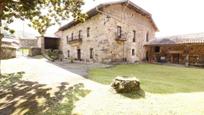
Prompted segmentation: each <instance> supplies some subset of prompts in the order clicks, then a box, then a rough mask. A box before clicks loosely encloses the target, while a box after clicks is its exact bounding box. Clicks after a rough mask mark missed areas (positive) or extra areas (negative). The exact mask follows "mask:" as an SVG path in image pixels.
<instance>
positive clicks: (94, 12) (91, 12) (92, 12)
mask: <svg viewBox="0 0 204 115" xmlns="http://www.w3.org/2000/svg"><path fill="white" fill-rule="evenodd" d="M114 4H128V7H130V8H133V9H134V10H135V11H136V12H138V13H140V14H141V15H143V16H146V17H147V18H149V19H150V22H151V23H152V24H153V27H154V28H155V29H156V31H158V30H159V29H158V27H157V26H156V24H155V22H154V20H153V19H152V15H151V14H150V13H149V12H147V11H146V10H144V9H142V8H141V7H139V6H138V5H136V4H134V3H133V2H131V1H129V0H122V1H117V2H108V3H104V4H100V5H98V6H96V7H95V8H93V9H91V10H89V11H88V12H87V15H88V18H91V17H93V16H95V15H97V14H98V13H99V12H98V11H97V10H98V9H99V10H102V9H103V8H105V7H107V6H110V5H114ZM78 23H80V21H75V20H73V21H71V22H69V23H68V24H66V25H64V26H62V27H61V28H59V30H58V31H64V30H66V29H68V28H70V27H72V26H74V25H76V24H78Z"/></svg>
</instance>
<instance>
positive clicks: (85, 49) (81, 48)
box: [56, 1, 158, 63]
mask: <svg viewBox="0 0 204 115" xmlns="http://www.w3.org/2000/svg"><path fill="white" fill-rule="evenodd" d="M87 14H88V18H87V20H86V21H85V22H84V23H80V22H78V21H71V22H70V23H68V24H66V25H64V26H62V27H61V28H59V30H58V31H57V32H56V35H57V36H58V37H59V38H60V41H59V42H60V43H59V49H60V50H61V51H62V52H63V55H64V57H65V58H72V59H75V60H79V61H84V62H99V63H110V62H122V61H127V62H130V63H134V62H136V61H142V60H146V59H147V52H146V49H145V47H144V45H145V44H146V43H147V42H148V41H150V40H152V39H154V38H155V32H157V31H158V28H157V26H156V25H155V23H154V21H153V19H152V16H151V14H150V13H148V12H147V11H145V10H144V9H142V8H141V7H139V6H137V5H136V4H134V3H133V2H131V1H120V2H112V3H106V4H101V5H98V6H96V7H95V8H93V9H91V10H89V11H88V12H87Z"/></svg>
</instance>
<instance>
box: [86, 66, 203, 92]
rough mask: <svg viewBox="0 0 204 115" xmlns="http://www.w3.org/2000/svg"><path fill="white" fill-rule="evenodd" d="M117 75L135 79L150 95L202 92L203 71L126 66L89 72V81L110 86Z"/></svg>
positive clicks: (165, 67)
mask: <svg viewBox="0 0 204 115" xmlns="http://www.w3.org/2000/svg"><path fill="white" fill-rule="evenodd" d="M118 75H125V76H135V77H137V78H138V79H139V80H140V81H141V87H142V89H143V90H144V91H145V92H150V93H178V92H184V93H185V92H204V83H203V81H204V69H198V68H185V67H176V66H167V65H154V64H128V65H116V66H113V67H111V68H94V69H91V70H90V71H89V79H91V80H93V81H96V82H100V83H103V84H110V83H111V82H112V80H113V79H114V78H115V77H116V76H118Z"/></svg>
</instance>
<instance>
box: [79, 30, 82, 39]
mask: <svg viewBox="0 0 204 115" xmlns="http://www.w3.org/2000/svg"><path fill="white" fill-rule="evenodd" d="M81 32H82V30H79V39H81Z"/></svg>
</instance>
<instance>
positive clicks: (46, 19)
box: [0, 0, 85, 35]
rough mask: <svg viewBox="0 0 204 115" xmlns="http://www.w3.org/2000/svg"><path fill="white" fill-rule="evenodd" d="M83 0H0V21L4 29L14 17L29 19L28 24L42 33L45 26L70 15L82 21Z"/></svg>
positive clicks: (45, 28) (44, 30) (6, 28)
mask: <svg viewBox="0 0 204 115" xmlns="http://www.w3.org/2000/svg"><path fill="white" fill-rule="evenodd" d="M83 4H84V2H83V0H0V21H1V22H0V23H1V27H2V28H3V29H4V30H9V31H10V32H13V31H12V30H10V29H9V28H8V26H7V24H10V23H12V22H13V21H14V20H15V19H21V20H29V21H30V24H29V26H32V27H33V28H34V29H36V30H37V31H38V32H39V33H40V34H41V35H44V34H45V32H46V30H47V28H48V27H49V26H52V25H54V24H56V23H59V22H60V21H61V20H66V19H68V18H70V16H72V17H74V19H76V20H80V21H84V17H85V14H82V13H81V9H80V8H81V6H82V5H83Z"/></svg>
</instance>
